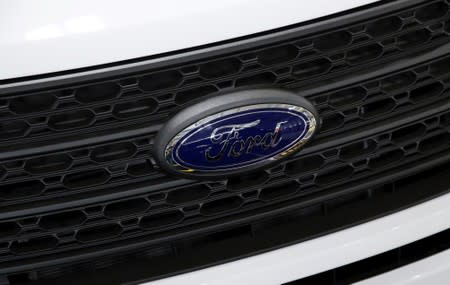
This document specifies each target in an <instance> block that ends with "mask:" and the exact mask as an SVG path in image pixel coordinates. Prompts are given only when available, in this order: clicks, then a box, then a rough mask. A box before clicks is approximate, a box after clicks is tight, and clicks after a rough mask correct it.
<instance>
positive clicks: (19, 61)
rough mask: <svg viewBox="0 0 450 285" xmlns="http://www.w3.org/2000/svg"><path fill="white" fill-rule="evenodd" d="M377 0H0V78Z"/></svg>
mask: <svg viewBox="0 0 450 285" xmlns="http://www.w3.org/2000/svg"><path fill="white" fill-rule="evenodd" d="M371 2H376V0H339V1H330V0H314V1H299V0H282V1H279V0H245V1H243V0H226V1H211V0H189V1H185V0H152V1H148V0H130V1H116V0H95V1H89V0H64V1H60V0H39V1H32V0H14V1H7V0H0V62H1V68H0V79H8V78H15V77H22V76H28V75H36V74H42V73H49V72H56V71H64V70H69V69H74V68H82V67H87V66H93V65H98V64H105V63H111V62H117V61H121V60H127V59H132V58H138V57H143V56H149V55H156V54H161V53H165V52H170V51H176V50H180V49H184V48H189V47H195V46H199V45H204V44H209V43H214V42H218V41H223V40H227V39H233V38H236V37H241V36H246V35H251V34H254V33H258V32H263V31H267V30H271V29H275V28H279V27H283V26H287V25H291V24H296V23H300V22H303V21H307V20H311V19H315V18H317V17H322V16H325V15H329V14H333V13H337V12H341V11H344V10H347V9H350V8H354V7H357V6H361V5H364V4H368V3H371Z"/></svg>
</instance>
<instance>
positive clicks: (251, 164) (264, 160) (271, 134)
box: [155, 89, 317, 179]
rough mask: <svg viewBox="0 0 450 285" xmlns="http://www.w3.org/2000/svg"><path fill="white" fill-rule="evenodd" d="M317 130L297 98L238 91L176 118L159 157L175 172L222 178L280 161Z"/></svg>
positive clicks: (161, 138) (310, 111)
mask: <svg viewBox="0 0 450 285" xmlns="http://www.w3.org/2000/svg"><path fill="white" fill-rule="evenodd" d="M316 128H317V119H316V112H315V110H314V108H313V106H312V105H311V104H310V103H309V102H308V101H306V99H304V98H303V97H300V96H299V95H297V94H295V93H291V92H288V91H284V90H272V89H256V90H245V91H238V92H234V93H231V94H226V95H222V96H217V97H213V98H211V99H208V100H205V101H203V102H200V103H197V104H195V105H193V106H190V107H188V108H186V109H184V110H183V111H182V112H180V113H179V114H177V115H176V116H175V117H174V118H172V119H171V120H170V121H169V122H168V123H167V124H166V125H165V126H164V127H163V128H162V130H161V131H160V132H159V134H158V136H157V138H156V140H155V141H156V142H155V149H156V150H157V153H156V154H155V157H156V158H157V160H158V163H159V164H160V165H161V166H162V167H163V168H165V169H167V170H169V171H171V172H174V173H179V174H181V175H184V176H190V177H193V176H196V177H197V178H201V177H206V178H209V179H211V178H221V177H224V176H230V175H235V174H240V173H243V172H246V171H250V170H254V169H256V168H260V167H264V166H269V165H272V164H274V163H276V162H279V161H280V160H281V159H283V158H285V157H287V156H289V155H292V154H293V153H295V152H296V151H297V150H299V149H300V147H301V146H303V145H304V144H305V143H306V142H307V141H308V140H309V139H311V137H312V135H313V134H314V132H315V130H316ZM158 150H159V152H158Z"/></svg>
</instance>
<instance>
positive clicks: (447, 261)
mask: <svg viewBox="0 0 450 285" xmlns="http://www.w3.org/2000/svg"><path fill="white" fill-rule="evenodd" d="M356 284H357V285H380V284H383V285H424V284H425V285H447V284H450V250H447V251H444V252H442V253H439V254H436V255H433V256H431V257H429V258H426V259H423V260H421V261H418V262H415V263H413V264H410V265H407V266H404V267H401V268H399V269H396V270H393V271H391V272H388V273H385V274H382V275H379V276H376V277H373V278H370V279H368V280H364V281H362V282H359V283H356Z"/></svg>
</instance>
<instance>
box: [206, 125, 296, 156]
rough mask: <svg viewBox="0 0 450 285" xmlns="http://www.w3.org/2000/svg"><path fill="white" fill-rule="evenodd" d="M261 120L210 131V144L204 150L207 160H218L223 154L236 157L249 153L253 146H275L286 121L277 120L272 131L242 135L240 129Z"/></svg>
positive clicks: (266, 147) (263, 147) (265, 147)
mask: <svg viewBox="0 0 450 285" xmlns="http://www.w3.org/2000/svg"><path fill="white" fill-rule="evenodd" d="M260 123H261V120H256V121H253V122H250V123H247V124H240V125H228V126H221V127H218V128H216V129H214V131H213V132H212V133H211V136H210V141H211V143H212V145H211V146H210V147H208V148H207V149H206V151H205V154H206V159H207V160H220V159H222V158H223V157H224V156H225V155H226V156H228V157H234V158H238V157H240V156H241V155H243V154H249V153H251V152H252V151H253V150H254V149H255V148H261V149H264V150H265V149H268V148H275V147H276V146H277V145H278V144H279V143H280V141H281V139H282V136H281V135H280V127H281V125H282V124H285V123H287V121H282V122H278V123H276V125H275V128H274V130H273V131H272V132H267V133H265V134H263V135H254V136H252V135H250V136H248V137H245V138H244V137H242V136H241V135H240V131H241V130H244V129H247V128H251V127H256V126H258V125H259V124H260Z"/></svg>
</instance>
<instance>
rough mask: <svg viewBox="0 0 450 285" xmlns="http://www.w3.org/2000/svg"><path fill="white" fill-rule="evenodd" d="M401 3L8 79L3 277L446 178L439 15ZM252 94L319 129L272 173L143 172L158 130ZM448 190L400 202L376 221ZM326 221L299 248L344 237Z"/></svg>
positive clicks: (447, 130) (446, 91) (0, 253)
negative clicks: (274, 96)
mask: <svg viewBox="0 0 450 285" xmlns="http://www.w3.org/2000/svg"><path fill="white" fill-rule="evenodd" d="M405 2H408V3H403V2H401V1H399V3H397V4H395V5H394V3H391V2H389V3H385V4H380V5H379V6H373V7H372V6H371V7H366V8H364V9H362V10H359V11H355V12H353V14H346V15H345V16H339V17H338V16H336V17H331V18H330V19H331V20H332V21H334V22H333V23H332V25H331V24H330V23H327V21H323V22H318V23H316V24H314V25H313V27H310V29H302V27H303V26H300V27H299V28H295V27H294V28H292V29H289V30H285V31H281V32H280V31H278V32H274V33H273V34H268V35H264V36H261V37H262V38H255V39H252V41H251V43H245V44H244V43H242V44H236V46H235V47H233V48H225V47H223V48H221V47H220V46H218V47H217V48H215V49H213V50H207V51H204V50H199V51H198V53H196V54H195V55H186V56H181V57H180V58H181V59H177V60H167V61H162V62H158V63H149V64H146V65H143V66H138V67H134V68H132V69H130V68H128V67H127V68H125V67H124V68H123V69H121V68H119V69H118V70H119V71H114V72H110V71H106V70H105V71H99V72H98V73H94V74H88V75H85V74H79V75H77V74H72V75H71V78H69V79H67V78H62V77H60V76H55V77H49V78H40V79H39V80H37V82H28V81H17V82H15V81H4V82H3V85H0V94H2V95H0V147H1V148H0V205H1V208H0V274H6V275H7V276H10V275H11V274H13V275H11V276H13V277H10V280H11V282H13V284H20V283H21V282H22V281H23V280H22V279H21V278H18V279H17V278H16V277H14V276H22V277H23V276H26V278H25V279H26V280H25V281H23V282H24V283H26V282H29V281H30V282H31V280H39V279H40V278H41V276H53V275H52V274H47V273H44V272H47V271H46V270H47V269H45V270H44V269H42V268H45V267H46V266H50V265H51V266H56V267H55V268H58V269H55V270H56V271H58V272H59V273H61V272H62V273H64V272H65V271H70V270H71V269H70V268H72V267H70V266H69V265H68V264H72V263H75V264H79V263H80V262H82V261H84V260H85V259H86V258H88V257H89V258H94V256H95V258H99V259H100V260H102V259H101V258H106V257H105V256H109V255H111V254H117V252H122V253H123V256H134V254H133V253H132V251H131V249H132V248H133V250H134V249H136V248H144V247H145V248H147V247H149V246H156V247H158V245H160V246H161V247H162V248H166V247H168V248H173V244H172V242H174V241H177V240H180V239H183V240H191V239H192V236H198V235H201V236H204V237H205V238H204V239H205V242H206V240H208V238H209V239H212V237H211V235H213V233H214V232H217V231H226V230H228V229H230V228H234V227H236V226H237V225H241V224H247V225H249V224H251V225H254V223H257V222H258V221H259V220H261V219H263V218H267V217H272V218H273V216H274V215H275V214H276V215H278V214H280V213H281V212H288V211H292V209H293V208H305V207H307V206H309V205H310V204H312V203H319V204H320V205H322V206H320V207H322V208H323V205H325V204H326V205H327V206H326V207H327V208H330V209H331V208H333V207H338V206H339V205H340V204H341V203H344V202H343V201H347V202H348V200H349V199H350V200H351V201H354V202H355V203H356V204H358V203H361V201H362V200H366V198H367V197H370V196H371V194H370V193H371V191H375V190H373V189H379V188H377V187H381V186H380V185H384V186H382V189H390V188H389V187H393V186H392V184H389V183H387V182H381V180H383V179H387V178H389V179H392V180H395V181H397V180H400V179H402V178H403V177H405V176H407V175H411V173H412V172H417V173H422V172H423V171H425V170H427V169H429V168H431V167H438V169H441V170H442V169H444V171H445V170H446V169H447V170H448V168H442V166H441V168H439V165H441V164H443V163H444V164H445V163H448V161H449V157H450V46H449V41H450V30H449V21H450V13H449V7H450V4H449V2H448V1H414V2H415V3H413V1H405ZM422 2H423V3H422ZM362 12H364V13H362ZM361 15H365V16H364V17H363V16H361ZM329 21H330V20H329ZM329 21H328V22H329ZM267 37H269V39H267ZM251 86H272V87H274V86H275V87H280V88H287V89H290V90H294V91H296V92H297V93H298V94H299V95H303V96H305V97H307V98H308V99H309V100H310V101H311V102H312V103H313V104H314V105H315V106H316V108H317V109H318V111H319V113H320V116H321V119H322V127H321V130H320V132H319V134H318V135H317V136H316V137H315V139H314V140H313V141H312V142H311V143H310V144H308V145H307V146H306V147H305V148H304V149H303V150H302V151H301V152H300V153H299V154H298V155H296V156H295V157H294V158H291V159H290V160H288V161H285V162H283V163H282V164H281V165H279V166H277V167H274V168H270V169H265V170H262V171H258V172H255V173H251V174H248V175H245V176H244V175H243V176H240V177H237V178H231V179H228V180H221V181H207V182H200V181H192V180H182V179H177V178H174V177H171V176H170V175H169V174H167V173H164V172H162V171H160V170H159V169H158V167H157V166H156V165H154V162H153V158H152V156H151V151H152V148H153V138H154V136H155V134H156V133H157V131H158V129H159V128H160V127H161V125H162V124H163V123H164V122H166V121H167V120H168V118H170V117H171V116H172V115H173V114H175V113H176V112H177V111H179V110H181V109H182V108H183V107H184V106H186V105H188V104H192V103H193V102H196V101H198V100H201V99H202V98H205V97H206V96H214V94H215V93H216V92H224V91H229V90H233V89H234V88H238V87H239V88H241V87H242V88H246V87H247V88H248V87H251ZM445 165H448V164H445ZM416 168H417V169H416ZM405 169H406V170H408V171H409V172H408V171H407V172H408V173H406V172H405ZM410 172H411V173H410ZM389 185H390V186H389ZM447 186H448V185H447ZM448 189H449V188H448V187H447V188H445V187H443V188H439V191H438V192H432V191H431V192H425V193H421V195H417V197H415V198H416V200H415V201H410V200H408V199H404V200H401V199H398V201H396V202H395V203H393V205H395V207H392V208H389V209H388V210H384V211H381V212H377V213H376V214H377V215H381V214H387V213H388V212H390V211H393V210H399V209H401V208H402V207H405V206H408V205H411V204H413V202H414V203H417V202H420V201H423V200H425V199H429V198H430V197H434V196H436V195H438V194H442V193H445V192H446V191H447V190H448ZM380 191H381V190H380ZM349 197H351V198H349ZM386 199H388V198H386ZM347 202H346V203H347ZM361 205H362V204H361ZM355 207H356V208H358V207H357V206H355ZM380 209H382V207H381V208H380ZM361 212H362V213H361V216H364V215H363V212H364V208H361ZM375 216H376V215H367V217H366V218H367V219H369V218H374V217H375ZM329 219H330V218H328V219H322V220H321V221H322V224H323V226H314V227H311V228H312V231H311V232H310V233H308V235H306V236H305V237H302V239H304V238H306V237H313V236H316V235H319V234H323V233H326V232H327V231H330V230H336V229H338V228H342V227H344V226H350V225H351V224H352V223H355V221H350V220H347V223H344V222H342V221H341V222H339V223H337V222H336V221H334V220H333V221H329ZM330 222H336V223H335V224H333V226H330V225H329V223H330ZM331 224H332V223H331ZM305 225H307V223H306V224H305ZM313 231H314V232H313ZM213 236H214V235H213ZM206 237H208V238H206ZM298 238H299V237H297V236H291V237H290V239H291V240H289V241H287V240H284V241H279V243H278V244H270V245H269V244H266V246H265V247H264V246H261V248H258V251H261V250H267V249H268V248H273V247H277V246H280V245H282V244H286V243H288V242H292V241H294V240H297V241H298ZM200 240H201V239H200ZM249 249H252V248H249ZM161 250H162V249H161ZM252 250H253V251H252ZM252 250H248V251H244V252H241V253H236V255H235V256H226V258H222V259H220V258H219V259H217V260H214V262H221V261H224V260H225V259H230V258H236V257H238V256H241V255H243V254H251V253H254V252H256V249H252ZM163 251H164V250H163ZM143 252H145V251H143ZM150 252H151V254H150V253H149V255H152V256H153V255H154V254H156V253H154V251H153V250H150ZM170 252H171V251H170ZM114 256H115V255H114ZM153 257H154V256H153ZM114 258H116V257H114ZM152 260H153V259H152ZM157 262H158V263H159V261H157ZM212 262H213V261H211V260H209V259H207V258H206V259H205V260H203V262H202V263H201V264H198V265H197V266H205V265H208V264H210V263H212ZM106 263H108V262H106ZM108 264H109V263H108ZM66 266H68V267H66ZM77 266H78V265H77ZM82 267H83V266H82ZM93 267H94V268H95V266H93ZM106 267H108V266H106ZM63 268H64V269H63ZM73 268H78V267H76V266H75V267H73ZM41 269H42V270H41ZM180 270H185V269H184V268H183V267H181V266H180V267H177V268H175V266H174V268H170V267H169V269H165V270H161V271H158V272H156V273H155V272H153V273H151V272H150V275H151V274H154V275H155V276H158V275H161V274H171V273H175V272H178V271H180ZM38 272H39V274H38ZM17 274H19V275H17ZM56 275H58V274H55V276H56ZM63 275H64V274H63ZM30 276H31V277H30ZM58 276H59V275H58ZM144 277H148V276H143V278H144ZM133 278H135V277H133ZM17 280H19V281H17ZM21 280H22V281H21ZM110 284H112V283H110Z"/></svg>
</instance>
